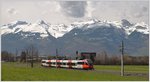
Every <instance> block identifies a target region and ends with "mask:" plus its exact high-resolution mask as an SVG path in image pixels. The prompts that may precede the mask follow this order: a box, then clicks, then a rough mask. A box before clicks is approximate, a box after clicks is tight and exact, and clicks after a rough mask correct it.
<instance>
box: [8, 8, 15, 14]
mask: <svg viewBox="0 0 150 82" xmlns="http://www.w3.org/2000/svg"><path fill="white" fill-rule="evenodd" d="M7 12H8V13H9V14H12V15H13V14H16V13H17V11H16V10H15V9H14V8H10V9H8V10H7Z"/></svg>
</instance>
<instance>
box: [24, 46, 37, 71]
mask: <svg viewBox="0 0 150 82" xmlns="http://www.w3.org/2000/svg"><path fill="white" fill-rule="evenodd" d="M25 52H26V54H27V56H26V62H27V61H29V62H30V63H31V67H32V68H33V63H34V62H33V61H34V60H37V59H38V49H37V48H36V47H35V46H34V45H33V44H31V45H29V46H27V47H26V48H25Z"/></svg>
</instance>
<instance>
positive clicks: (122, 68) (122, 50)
mask: <svg viewBox="0 0 150 82" xmlns="http://www.w3.org/2000/svg"><path fill="white" fill-rule="evenodd" d="M123 62H124V42H123V41H122V43H121V76H124V63H123Z"/></svg>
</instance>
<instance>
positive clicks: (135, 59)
mask: <svg viewBox="0 0 150 82" xmlns="http://www.w3.org/2000/svg"><path fill="white" fill-rule="evenodd" d="M120 58H121V57H120V56H116V55H112V56H108V55H107V53H106V52H105V51H104V52H101V53H99V54H97V56H96V58H95V62H94V64H96V65H120V64H121V60H120ZM124 64H125V65H149V56H129V55H124Z"/></svg>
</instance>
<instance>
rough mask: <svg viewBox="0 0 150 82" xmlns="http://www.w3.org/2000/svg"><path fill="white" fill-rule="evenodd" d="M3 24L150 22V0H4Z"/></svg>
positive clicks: (0, 21) (0, 22)
mask: <svg viewBox="0 0 150 82" xmlns="http://www.w3.org/2000/svg"><path fill="white" fill-rule="evenodd" d="M0 1H1V2H0V11H1V12H0V25H4V24H8V23H10V22H13V21H17V20H22V21H27V22H30V23H34V22H36V21H38V20H44V21H46V22H48V23H50V24H61V23H64V24H71V23H73V22H76V21H84V20H88V19H95V18H96V19H99V20H108V21H121V20H122V19H127V20H129V21H130V22H131V23H137V22H145V23H146V24H148V23H149V19H148V18H149V2H148V0H144V1H142V0H140V1H139V0H132V1H130V0H123V1H119V0H113V1H111V0H106V1H103V0H100V1H53V0H0Z"/></svg>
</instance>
